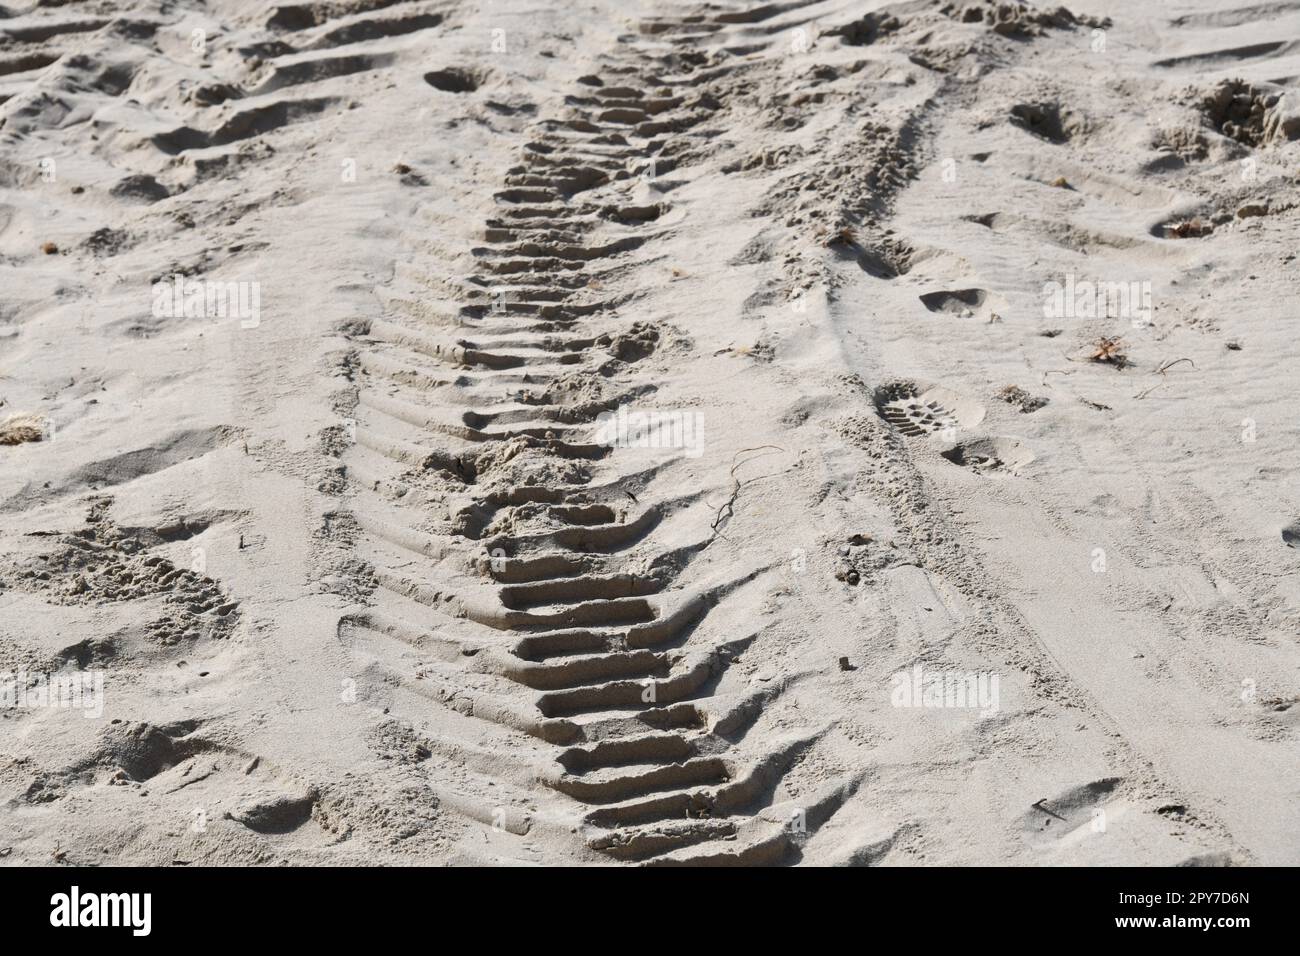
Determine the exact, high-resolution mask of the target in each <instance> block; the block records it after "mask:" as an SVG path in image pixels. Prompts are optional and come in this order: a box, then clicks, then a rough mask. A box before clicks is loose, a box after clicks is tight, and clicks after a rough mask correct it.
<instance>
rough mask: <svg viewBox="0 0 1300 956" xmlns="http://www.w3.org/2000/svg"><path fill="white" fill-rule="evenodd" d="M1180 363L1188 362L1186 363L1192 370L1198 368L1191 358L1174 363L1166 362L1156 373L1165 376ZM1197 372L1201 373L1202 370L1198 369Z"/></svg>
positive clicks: (1175, 360)
mask: <svg viewBox="0 0 1300 956" xmlns="http://www.w3.org/2000/svg"><path fill="white" fill-rule="evenodd" d="M1179 362H1186V363H1187V364H1188V365H1190V366H1191V367H1192V368H1196V363H1195V362H1193V361H1192V360H1191V359H1189V358H1180V359H1174V360H1173V361H1172V362H1165V363H1164V364H1163V365H1161V366H1160V367H1159V368H1158V369H1156V371H1157V372H1158V373H1159V374H1161V375H1164V374H1165V372H1167V371H1169V370H1170V369H1171V368H1173V367H1174V366H1175V365H1177V364H1178V363H1179ZM1197 371H1200V370H1199V369H1197Z"/></svg>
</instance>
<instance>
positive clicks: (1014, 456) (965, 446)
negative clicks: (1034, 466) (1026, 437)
mask: <svg viewBox="0 0 1300 956" xmlns="http://www.w3.org/2000/svg"><path fill="white" fill-rule="evenodd" d="M940 454H941V455H943V457H944V458H946V459H948V460H949V461H950V462H952V463H953V464H954V465H961V466H962V467H963V468H969V469H970V470H971V471H974V472H978V473H979V474H982V475H997V474H1003V475H1016V474H1019V473H1020V470H1021V469H1022V468H1024V467H1025V466H1026V465H1028V464H1029V463H1030V462H1032V461H1033V460H1034V458H1035V455H1034V453H1033V452H1031V451H1030V450H1029V449H1028V448H1026V447H1025V444H1024V443H1023V442H1022V441H1020V439H1018V438H1009V437H1006V436H997V437H993V438H976V439H974V440H973V441H968V442H962V443H961V444H959V445H954V446H953V447H952V448H949V449H948V450H947V451H943V452H940Z"/></svg>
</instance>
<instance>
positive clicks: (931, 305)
mask: <svg viewBox="0 0 1300 956" xmlns="http://www.w3.org/2000/svg"><path fill="white" fill-rule="evenodd" d="M988 298H989V294H988V293H987V292H985V291H984V290H983V289H954V290H951V291H949V290H943V291H940V292H927V293H925V294H924V295H922V296H921V304H922V305H923V306H925V307H926V308H927V309H929V310H930V311H931V312H943V313H947V314H948V315H958V316H962V317H963V318H965V317H969V316H972V315H975V314H976V313H977V312H978V311H979V310H980V309H982V308H983V307H984V303H986V302H987V301H988Z"/></svg>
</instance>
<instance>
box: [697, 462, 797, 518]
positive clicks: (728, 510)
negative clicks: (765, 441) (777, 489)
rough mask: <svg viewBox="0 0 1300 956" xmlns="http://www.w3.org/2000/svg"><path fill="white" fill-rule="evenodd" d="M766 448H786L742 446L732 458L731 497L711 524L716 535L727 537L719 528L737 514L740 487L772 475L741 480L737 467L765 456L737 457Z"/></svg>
mask: <svg viewBox="0 0 1300 956" xmlns="http://www.w3.org/2000/svg"><path fill="white" fill-rule="evenodd" d="M764 448H773V449H775V450H777V451H785V449H784V448H782V447H781V446H780V445H755V446H754V447H753V448H742V449H740V451H738V452H736V454H735V455H733V456H732V458H731V462H732V464H731V481H732V487H731V497H730V498H728V499H727V500H726V501H725V502H723V504H722V507H720V508H719V509H718V513H717V515H716V516H715V517H714V519H713V524H712V525H710V527H711V528H712V529H713V533H714V535H715V536H718V537H722V538H725V537H727V536H726V535H725V534H723V533H722V532H721V531H719V530H718V529H719V528H720V527H722V525H723V524H724V523H726V521H727V520H728V519H730V518H731V517H732V516H734V515H735V513H736V510H735V504H736V499H737V498H739V497H740V489H741V488H742V487H744V486H745V485H747V484H750V483H751V482H755V481H758V480H760V479H762V478H769V477H771V476H770V475H759V476H758V477H756V478H750V479H749V480H748V481H741V480H740V479H739V478H737V477H736V469H737V468H739V467H740V466H741V465H747V464H749V463H750V462H751V461H754V460H755V459H757V458H762V457H763V456H762V455H755V456H754V457H753V458H746V459H745V460H744V461H736V459H737V458H739V457H740V456H741V455H743V454H744V453H745V452H747V451H762V450H763V449H764ZM724 512H725V514H724Z"/></svg>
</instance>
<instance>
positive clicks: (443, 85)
mask: <svg viewBox="0 0 1300 956" xmlns="http://www.w3.org/2000/svg"><path fill="white" fill-rule="evenodd" d="M424 82H426V83H428V84H429V85H430V86H432V87H433V88H434V89H435V90H442V91H443V92H444V93H473V92H474V91H475V90H477V89H478V88H479V83H480V82H482V81H481V79H480V77H479V76H478V74H477V73H474V72H473V71H471V70H462V69H459V68H458V67H447V68H446V69H443V70H434V71H433V72H432V73H426V74H424Z"/></svg>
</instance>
